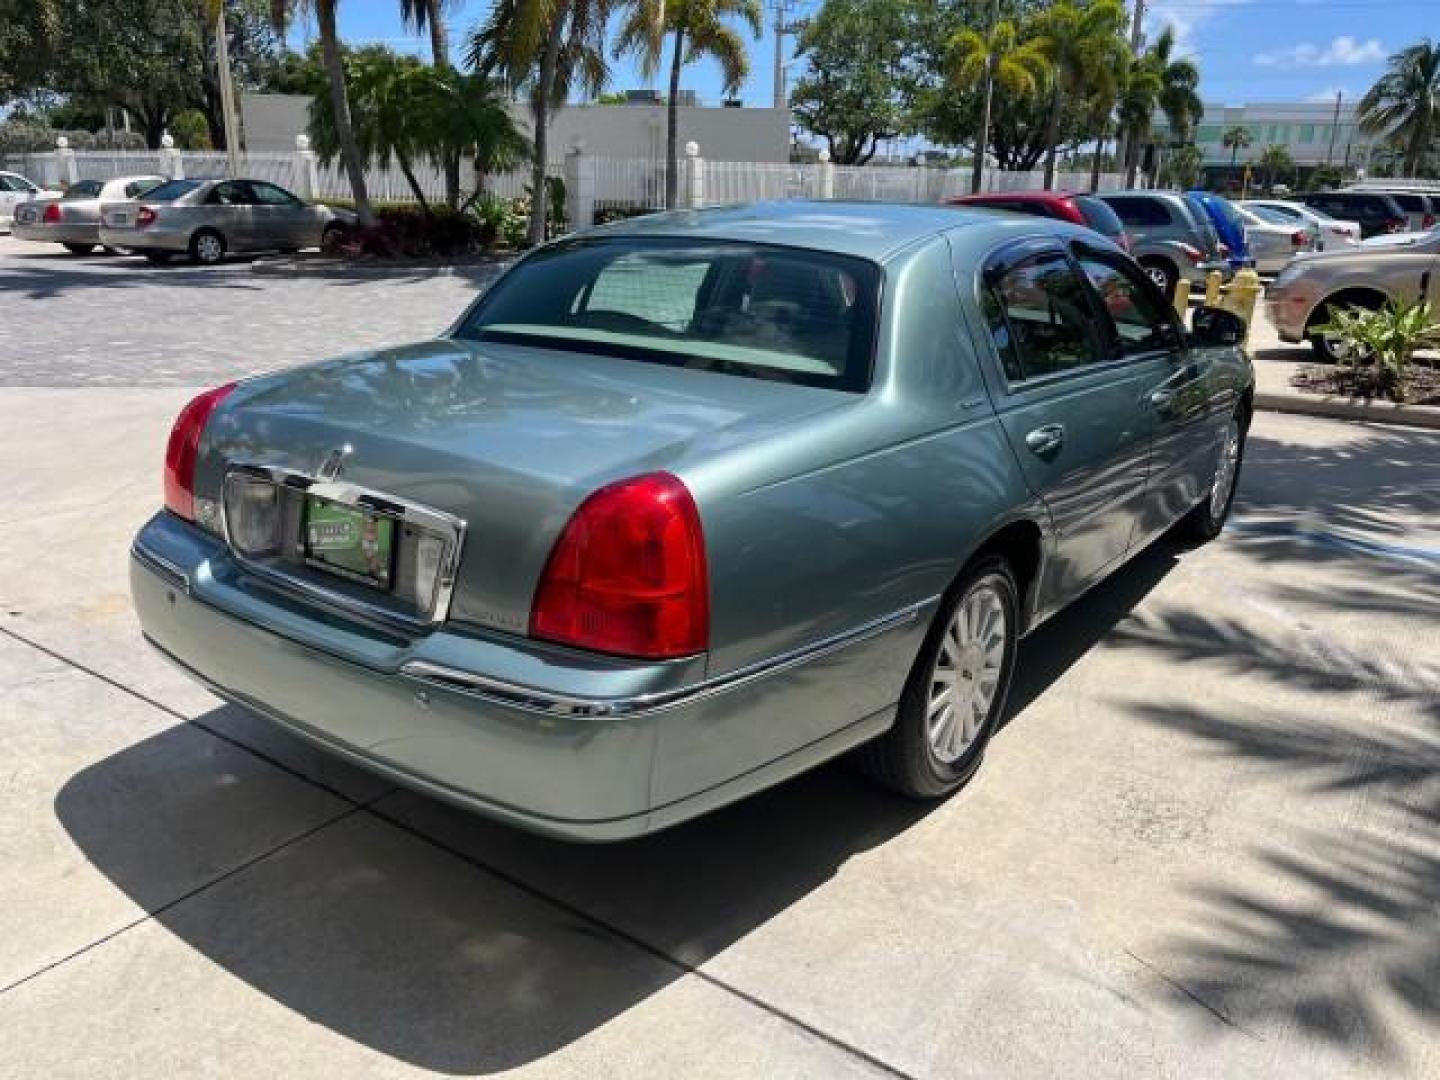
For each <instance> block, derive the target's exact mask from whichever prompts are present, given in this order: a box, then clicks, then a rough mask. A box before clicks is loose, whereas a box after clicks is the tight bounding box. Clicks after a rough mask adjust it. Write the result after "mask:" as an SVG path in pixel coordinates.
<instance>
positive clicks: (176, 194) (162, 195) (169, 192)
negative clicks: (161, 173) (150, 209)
mask: <svg viewBox="0 0 1440 1080" xmlns="http://www.w3.org/2000/svg"><path fill="white" fill-rule="evenodd" d="M200 183H201V182H200V181H199V180H167V181H166V182H165V183H163V184H161V185H160V186H159V187H157V188H151V189H150V190H149V191H147V192H146V193H145V201H146V202H174V201H175V200H176V199H180V198H183V197H184V196H186V195H189V194H190V192H192V191H194V190H195V189H196V188H198V187H199V186H200Z"/></svg>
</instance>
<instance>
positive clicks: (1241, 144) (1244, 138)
mask: <svg viewBox="0 0 1440 1080" xmlns="http://www.w3.org/2000/svg"><path fill="white" fill-rule="evenodd" d="M1254 141H1255V139H1254V137H1253V136H1252V135H1251V134H1250V129H1249V128H1247V127H1246V126H1245V125H1244V124H1236V125H1235V126H1234V127H1229V128H1226V129H1225V134H1224V135H1223V136H1221V138H1220V145H1221V146H1223V147H1225V148H1226V149H1227V150H1229V151H1230V175H1231V178H1232V179H1233V178H1234V175H1235V163H1236V161H1237V160H1238V159H1239V157H1240V151H1241V150H1244V149H1245V148H1246V147H1247V146H1249V145H1250V144H1251V143H1252V142H1254Z"/></svg>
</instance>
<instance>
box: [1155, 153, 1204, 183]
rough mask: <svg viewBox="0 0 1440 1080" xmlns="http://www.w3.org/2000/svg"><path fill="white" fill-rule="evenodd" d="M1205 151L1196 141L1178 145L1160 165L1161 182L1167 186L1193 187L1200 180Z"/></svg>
mask: <svg viewBox="0 0 1440 1080" xmlns="http://www.w3.org/2000/svg"><path fill="white" fill-rule="evenodd" d="M1204 163H1205V153H1204V151H1202V150H1201V149H1200V148H1199V147H1198V146H1196V145H1195V144H1194V143H1186V144H1185V145H1184V146H1177V147H1175V148H1174V149H1173V150H1171V151H1170V152H1169V153H1168V154H1166V155H1165V157H1164V162H1163V164H1162V165H1161V166H1160V177H1159V179H1160V183H1161V184H1162V185H1165V186H1171V187H1178V188H1192V187H1194V186H1195V185H1196V184H1198V183H1199V182H1200V166H1201V165H1203V164H1204Z"/></svg>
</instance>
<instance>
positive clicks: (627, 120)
mask: <svg viewBox="0 0 1440 1080" xmlns="http://www.w3.org/2000/svg"><path fill="white" fill-rule="evenodd" d="M309 106H310V99H309V98H308V97H304V96H301V95H289V94H242V95H241V96H240V111H241V115H242V118H243V122H244V126H245V147H246V149H247V150H250V151H263V150H293V149H295V136H296V135H297V134H299V133H300V132H302V131H304V130H305V123H306V117H307V111H306V110H307V109H308V108H309ZM513 108H514V113H515V119H516V121H517V122H518V123H520V124H521V125H522V126H523V127H524V129H525V130H526V131H529V130H530V110H529V109H528V108H527V107H525V106H523V105H516V106H513ZM679 113H680V115H679V121H680V123H679V145H680V147H682V148H683V147H684V145H685V143H686V142H687V141H689V140H691V139H693V140H694V141H695V142H698V143H699V144H700V150H701V153H703V154H704V155H705V157H706V158H708V159H710V160H712V161H768V162H785V161H788V160H789V157H790V128H789V124H790V116H789V113H788V112H787V111H786V110H784V109H723V108H704V107H699V108H686V107H682V108H681V109H680V111H679ZM577 138H583V139H584V140H585V150H586V152H587V153H589V154H593V155H595V156H596V157H615V158H644V159H651V160H660V159H663V157H664V153H665V108H664V106H660V105H571V106H567V107H566V108H564V109H561V110H560V112H558V113H557V114H556V115H555V117H554V120H553V122H552V124H551V128H550V145H551V156H552V157H553V158H555V159H557V160H558V159H559V158H561V157H562V156H563V155H564V153H565V149H566V147H568V146H570V145H571V144H572V143H574V142H575V140H576V139H577ZM682 153H683V149H682Z"/></svg>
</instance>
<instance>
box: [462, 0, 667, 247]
mask: <svg viewBox="0 0 1440 1080" xmlns="http://www.w3.org/2000/svg"><path fill="white" fill-rule="evenodd" d="M635 2H636V3H639V4H643V5H645V7H646V9H647V10H648V11H649V12H650V13H651V15H650V18H651V20H652V21H653V23H654V24H655V25H656V26H659V25H660V24H661V23H662V20H663V19H664V11H663V7H662V4H663V0H635ZM612 3H613V0H495V3H494V5H493V6H492V7H491V9H490V15H489V17H488V18H487V19H486V20H485V22H483V23H482V24H481V25H480V26H479V27H477V28H476V29H475V30H474V31H473V32H472V33H471V35H470V45H469V48H468V50H467V51H466V57H465V59H466V62H467V63H468V64H470V65H471V66H472V67H474V68H475V69H476V70H477V71H478V72H479V73H480V74H481V75H485V76H490V75H493V74H498V75H500V76H501V77H503V78H504V80H505V82H506V84H507V85H509V86H510V87H511V88H512V90H517V91H518V90H521V89H525V90H528V92H529V95H530V111H531V114H532V116H533V117H534V121H535V124H534V141H533V144H532V148H531V162H530V169H531V183H530V190H531V192H533V195H532V198H531V200H530V234H529V239H530V243H532V244H541V243H544V242H545V232H546V231H545V218H546V203H547V201H546V199H545V195H544V192H545V166H546V164H547V160H548V154H549V151H550V114H551V112H553V111H554V110H555V109H558V108H560V107H561V106H562V105H564V104H565V99H566V98H567V97H568V96H569V94H570V90H571V88H572V87H573V86H575V85H576V84H577V83H578V84H579V85H580V86H581V87H582V88H583V89H584V90H585V91H586V92H587V93H589V94H592V95H594V94H598V93H599V92H600V89H601V87H603V86H604V85H605V80H606V78H607V77H608V75H609V69H608V68H607V67H606V64H605V22H606V20H607V19H608V18H609V16H610V13H611V10H612Z"/></svg>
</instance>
